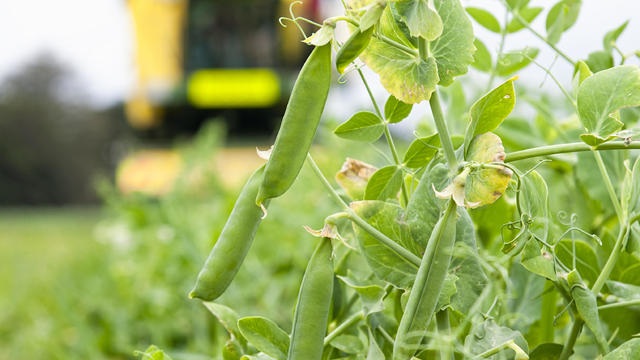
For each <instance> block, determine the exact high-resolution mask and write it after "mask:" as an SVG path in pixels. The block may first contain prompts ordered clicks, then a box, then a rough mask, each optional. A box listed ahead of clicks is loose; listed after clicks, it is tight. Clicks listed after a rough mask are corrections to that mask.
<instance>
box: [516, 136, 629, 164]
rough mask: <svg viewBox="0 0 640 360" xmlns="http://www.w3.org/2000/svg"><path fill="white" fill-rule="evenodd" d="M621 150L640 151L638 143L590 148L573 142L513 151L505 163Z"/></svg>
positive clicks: (617, 143)
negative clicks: (559, 155)
mask: <svg viewBox="0 0 640 360" xmlns="http://www.w3.org/2000/svg"><path fill="white" fill-rule="evenodd" d="M623 149H640V141H632V142H630V143H628V144H625V143H624V142H622V141H611V142H606V143H604V144H601V145H598V146H596V147H592V146H590V145H587V144H585V143H583V142H575V143H568V144H556V145H546V146H540V147H536V148H531V149H527V150H521V151H514V152H511V153H508V154H507V156H506V158H505V160H504V161H505V162H513V161H518V160H524V159H529V158H535V157H540V156H548V155H554V154H563V153H570V152H579V151H589V150H597V151H600V150H623Z"/></svg>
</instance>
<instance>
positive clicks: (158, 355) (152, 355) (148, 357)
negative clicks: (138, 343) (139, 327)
mask: <svg viewBox="0 0 640 360" xmlns="http://www.w3.org/2000/svg"><path fill="white" fill-rule="evenodd" d="M133 354H134V355H136V356H140V359H144V360H171V357H170V356H169V355H167V354H166V353H165V352H164V351H162V350H160V348H158V347H157V346H155V345H151V346H149V347H148V348H147V349H146V350H145V351H144V352H142V351H134V353H133Z"/></svg>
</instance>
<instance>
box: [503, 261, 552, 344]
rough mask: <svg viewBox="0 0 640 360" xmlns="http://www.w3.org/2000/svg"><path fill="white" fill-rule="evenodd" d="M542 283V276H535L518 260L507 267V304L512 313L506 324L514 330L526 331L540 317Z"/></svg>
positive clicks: (543, 282) (543, 280) (543, 281)
mask: <svg viewBox="0 0 640 360" xmlns="http://www.w3.org/2000/svg"><path fill="white" fill-rule="evenodd" d="M544 284H545V279H544V278H542V277H540V276H536V274H534V273H532V272H531V271H528V270H527V269H525V268H524V267H523V266H522V264H520V263H518V262H515V261H514V262H513V264H512V265H511V267H510V268H509V282H508V283H507V290H508V292H507V295H508V297H507V299H508V302H507V304H508V306H509V310H510V311H511V313H512V314H513V315H511V316H510V317H509V322H508V323H507V324H508V325H509V326H510V327H512V328H513V329H514V330H518V331H520V332H523V333H527V332H528V330H529V329H530V327H531V324H533V323H534V322H535V321H536V320H538V319H539V318H540V308H541V306H542V297H541V296H540V294H542V293H543V291H544Z"/></svg>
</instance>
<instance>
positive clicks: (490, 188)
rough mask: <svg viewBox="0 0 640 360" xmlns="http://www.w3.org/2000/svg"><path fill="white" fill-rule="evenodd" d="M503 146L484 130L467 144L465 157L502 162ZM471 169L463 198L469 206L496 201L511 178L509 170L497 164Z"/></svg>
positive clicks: (478, 161) (485, 161) (480, 161)
mask: <svg viewBox="0 0 640 360" xmlns="http://www.w3.org/2000/svg"><path fill="white" fill-rule="evenodd" d="M504 157H505V152H504V147H502V141H501V140H500V138H499V137H498V136H497V135H496V134H494V133H492V132H486V133H484V134H481V135H477V136H476V137H475V138H474V139H473V140H472V141H471V143H470V144H469V150H468V152H467V157H466V158H467V159H468V160H469V161H472V162H475V163H479V164H483V163H496V162H497V163H499V162H503V161H504ZM469 169H470V170H471V171H470V172H469V175H468V176H467V179H466V182H465V185H464V198H465V201H466V203H467V204H468V205H469V207H471V208H476V207H479V206H483V205H488V204H491V203H493V202H494V201H496V200H497V199H498V198H499V197H500V196H501V195H502V193H504V191H505V190H506V189H507V185H509V181H510V180H511V175H512V173H511V170H509V169H508V168H506V167H502V166H499V165H492V166H490V167H485V166H478V167H471V168H469Z"/></svg>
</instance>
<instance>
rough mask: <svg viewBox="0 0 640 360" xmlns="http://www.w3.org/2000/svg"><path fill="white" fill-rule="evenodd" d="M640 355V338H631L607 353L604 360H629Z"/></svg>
mask: <svg viewBox="0 0 640 360" xmlns="http://www.w3.org/2000/svg"><path fill="white" fill-rule="evenodd" d="M639 357H640V338H634V339H631V340H629V341H627V342H625V343H624V344H622V345H620V346H618V347H617V348H616V349H615V350H613V351H612V352H610V353H608V354H607V355H605V356H604V357H603V358H602V360H627V359H637V358H639Z"/></svg>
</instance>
